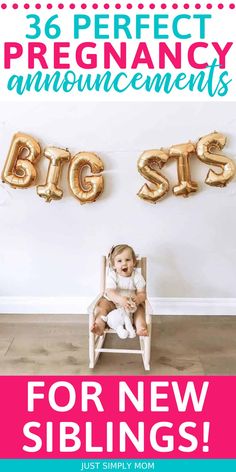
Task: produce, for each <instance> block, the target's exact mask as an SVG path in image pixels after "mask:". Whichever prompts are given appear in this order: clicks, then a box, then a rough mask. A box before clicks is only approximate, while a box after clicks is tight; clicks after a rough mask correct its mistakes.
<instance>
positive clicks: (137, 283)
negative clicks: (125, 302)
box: [105, 269, 146, 300]
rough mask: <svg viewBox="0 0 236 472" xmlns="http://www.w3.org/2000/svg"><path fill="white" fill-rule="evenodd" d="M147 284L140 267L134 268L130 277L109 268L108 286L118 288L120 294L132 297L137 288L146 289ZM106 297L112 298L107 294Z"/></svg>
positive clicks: (139, 289)
mask: <svg viewBox="0 0 236 472" xmlns="http://www.w3.org/2000/svg"><path fill="white" fill-rule="evenodd" d="M145 285H146V283H145V280H144V278H143V276H142V274H141V273H140V271H139V270H138V269H134V270H133V272H132V274H131V276H130V277H123V275H119V274H117V273H116V272H115V271H114V270H111V269H109V271H108V274H107V278H106V288H111V289H116V290H118V292H119V295H122V296H123V297H132V295H135V293H136V291H137V290H138V291H142V290H144V288H145ZM105 297H106V298H107V299H108V300H110V299H109V297H108V296H107V294H105Z"/></svg>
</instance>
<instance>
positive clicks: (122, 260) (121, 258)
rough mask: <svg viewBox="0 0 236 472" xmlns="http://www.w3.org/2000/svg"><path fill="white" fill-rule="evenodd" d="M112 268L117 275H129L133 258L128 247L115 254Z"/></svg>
mask: <svg viewBox="0 0 236 472" xmlns="http://www.w3.org/2000/svg"><path fill="white" fill-rule="evenodd" d="M113 268H114V269H115V271H116V272H117V274H118V275H122V276H123V277H130V276H131V274H132V272H133V270H134V260H133V257H132V252H131V251H130V249H124V251H122V252H121V253H120V254H118V255H117V256H115V258H114V263H113Z"/></svg>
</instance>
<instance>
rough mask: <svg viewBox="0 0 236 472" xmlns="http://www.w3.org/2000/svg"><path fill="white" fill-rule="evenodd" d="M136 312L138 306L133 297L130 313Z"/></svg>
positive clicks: (130, 302)
mask: <svg viewBox="0 0 236 472" xmlns="http://www.w3.org/2000/svg"><path fill="white" fill-rule="evenodd" d="M136 310H137V305H136V303H135V301H134V300H133V297H132V298H130V299H129V311H130V313H135V311H136Z"/></svg>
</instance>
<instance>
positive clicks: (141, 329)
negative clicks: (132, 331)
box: [137, 326, 148, 336]
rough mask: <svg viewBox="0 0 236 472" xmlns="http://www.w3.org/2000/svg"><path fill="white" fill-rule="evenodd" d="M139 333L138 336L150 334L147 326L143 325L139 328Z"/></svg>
mask: <svg viewBox="0 0 236 472" xmlns="http://www.w3.org/2000/svg"><path fill="white" fill-rule="evenodd" d="M137 335H138V336H148V330H147V328H145V326H141V327H140V328H139V329H137Z"/></svg>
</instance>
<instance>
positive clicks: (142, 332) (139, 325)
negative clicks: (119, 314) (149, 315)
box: [134, 304, 148, 336]
mask: <svg viewBox="0 0 236 472" xmlns="http://www.w3.org/2000/svg"><path fill="white" fill-rule="evenodd" d="M134 326H135V328H136V332H137V335H138V336H148V330H147V324H146V321H145V308H144V305H143V304H142V305H139V306H138V308H137V310H136V312H135V313H134Z"/></svg>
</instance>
